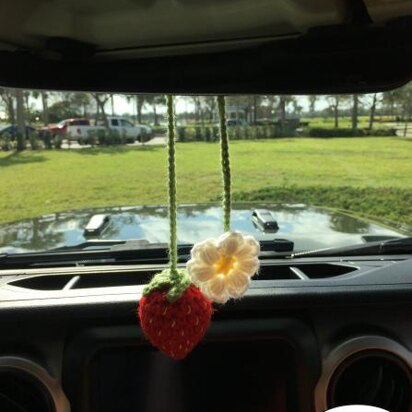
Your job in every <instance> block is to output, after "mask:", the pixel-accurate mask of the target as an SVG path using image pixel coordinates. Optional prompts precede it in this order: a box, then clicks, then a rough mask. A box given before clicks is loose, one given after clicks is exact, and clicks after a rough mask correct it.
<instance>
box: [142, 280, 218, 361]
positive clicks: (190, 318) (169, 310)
mask: <svg viewBox="0 0 412 412" xmlns="http://www.w3.org/2000/svg"><path fill="white" fill-rule="evenodd" d="M158 277H159V275H158ZM164 279H165V277H164V276H163V280H164ZM158 283H159V282H158ZM169 285H170V284H169ZM162 286H163V287H162ZM183 288H184V291H183V293H181V294H180V296H179V297H178V298H177V299H176V300H174V301H172V302H171V301H170V289H169V290H168V289H165V288H164V283H163V284H162V283H161V282H160V285H159V284H156V282H155V288H154V289H153V288H150V289H148V290H146V293H144V295H145V296H143V297H142V298H141V300H140V304H139V309H138V315H139V318H140V324H141V327H142V329H143V332H144V334H145V335H146V337H147V338H148V339H149V341H150V342H151V343H152V345H153V346H155V347H157V348H158V349H159V350H160V351H162V352H163V353H165V354H166V355H168V356H169V357H171V358H172V359H175V360H180V359H183V358H185V357H186V355H188V353H190V352H191V350H192V349H193V348H194V347H195V346H196V345H197V344H198V343H199V341H200V340H201V339H202V338H203V336H204V334H205V332H206V330H207V328H208V327H209V324H210V318H211V316H212V303H211V301H210V300H208V299H207V298H206V297H205V296H204V295H203V293H202V292H201V291H200V290H199V289H198V288H197V287H196V286H194V285H191V284H190V283H186V284H185V285H184V287H183ZM172 300H173V299H172Z"/></svg>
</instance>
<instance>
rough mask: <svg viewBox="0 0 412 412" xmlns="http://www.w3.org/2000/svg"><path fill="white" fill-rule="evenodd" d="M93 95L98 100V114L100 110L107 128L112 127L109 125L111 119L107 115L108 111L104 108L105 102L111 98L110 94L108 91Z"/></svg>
mask: <svg viewBox="0 0 412 412" xmlns="http://www.w3.org/2000/svg"><path fill="white" fill-rule="evenodd" d="M91 95H92V97H93V98H94V99H95V100H96V105H97V116H98V115H99V112H101V114H102V117H103V122H104V125H105V127H106V128H107V129H109V128H110V125H109V120H108V118H107V115H106V111H105V109H104V106H105V104H106V103H107V101H108V100H109V99H110V94H106V93H92V94H91Z"/></svg>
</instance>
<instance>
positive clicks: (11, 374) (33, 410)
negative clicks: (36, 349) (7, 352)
mask: <svg viewBox="0 0 412 412" xmlns="http://www.w3.org/2000/svg"><path fill="white" fill-rule="evenodd" d="M0 411H2V412H3V411H4V412H6V411H7V412H23V411H24V412H27V411H30V412H69V411H70V405H69V403H68V401H67V398H66V397H65V395H64V393H63V391H62V389H61V387H60V385H59V383H58V382H57V381H56V380H55V379H54V378H52V377H51V376H50V375H49V374H48V372H47V371H46V370H45V369H43V368H42V367H41V366H39V365H38V364H36V363H34V362H32V361H30V360H28V359H24V358H19V357H7V356H5V357H0Z"/></svg>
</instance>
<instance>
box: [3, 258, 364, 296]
mask: <svg viewBox="0 0 412 412" xmlns="http://www.w3.org/2000/svg"><path fill="white" fill-rule="evenodd" d="M357 269H358V268H357V267H355V266H349V265H342V264H332V263H314V264H312V263H310V264H296V265H290V264H277V265H262V267H261V269H260V271H259V275H258V276H256V277H255V278H254V280H256V281H260V280H311V279H327V278H331V277H335V276H341V275H345V274H347V273H350V272H353V271H355V270H357ZM155 273H156V271H152V270H141V271H130V272H97V273H88V274H86V273H82V274H79V275H74V274H73V275H68V274H60V275H58V274H51V275H34V276H28V277H24V278H22V279H17V280H15V279H14V280H12V281H10V282H9V285H12V286H17V287H20V288H25V289H32V290H69V289H89V288H107V287H118V286H136V285H145V284H146V283H148V282H149V281H150V279H151V278H152V276H153V275H154V274H155Z"/></svg>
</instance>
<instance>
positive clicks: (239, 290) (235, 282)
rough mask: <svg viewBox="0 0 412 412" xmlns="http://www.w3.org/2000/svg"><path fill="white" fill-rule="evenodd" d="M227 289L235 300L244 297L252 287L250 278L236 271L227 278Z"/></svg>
mask: <svg viewBox="0 0 412 412" xmlns="http://www.w3.org/2000/svg"><path fill="white" fill-rule="evenodd" d="M226 281H227V288H228V291H229V293H230V295H231V296H232V297H233V298H239V297H240V296H243V295H244V293H245V292H246V290H247V288H248V287H249V285H250V278H249V276H248V275H247V274H246V273H243V272H241V271H239V270H234V271H232V273H230V274H229V275H228V276H227V278H226Z"/></svg>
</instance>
